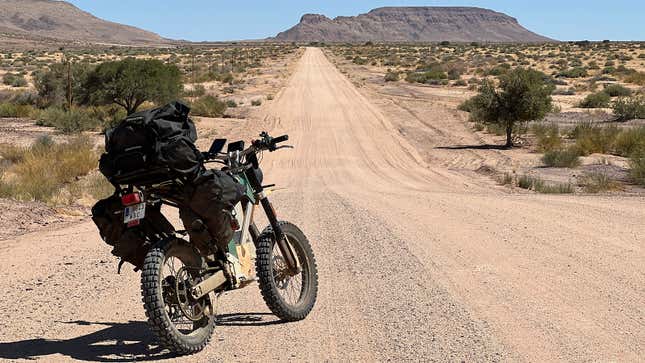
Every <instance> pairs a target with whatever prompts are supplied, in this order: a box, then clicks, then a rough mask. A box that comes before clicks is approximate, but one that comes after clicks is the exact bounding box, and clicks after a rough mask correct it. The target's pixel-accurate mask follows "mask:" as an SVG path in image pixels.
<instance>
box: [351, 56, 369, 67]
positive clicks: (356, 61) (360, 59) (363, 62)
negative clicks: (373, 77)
mask: <svg viewBox="0 0 645 363" xmlns="http://www.w3.org/2000/svg"><path fill="white" fill-rule="evenodd" d="M352 62H353V63H354V64H358V65H361V66H363V65H366V64H367V58H363V57H359V56H356V57H354V59H353V60H352Z"/></svg>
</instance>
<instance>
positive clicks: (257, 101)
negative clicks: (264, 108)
mask: <svg viewBox="0 0 645 363" xmlns="http://www.w3.org/2000/svg"><path fill="white" fill-rule="evenodd" d="M260 105H262V100H259V99H258V100H251V106H260Z"/></svg>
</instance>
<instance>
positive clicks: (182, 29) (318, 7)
mask: <svg viewBox="0 0 645 363" xmlns="http://www.w3.org/2000/svg"><path fill="white" fill-rule="evenodd" d="M69 2H71V3H73V4H75V5H76V6H78V7H80V8H81V9H83V10H86V11H89V12H91V13H93V14H94V15H96V16H98V17H101V18H104V19H107V20H111V21H116V22H119V23H124V24H129V25H134V26H138V27H141V28H144V29H147V30H151V31H154V32H156V33H159V34H161V35H162V36H165V37H169V38H173V39H187V40H193V41H201V40H242V39H259V38H265V37H268V36H273V35H275V34H276V33H278V32H279V31H282V30H286V29H288V28H290V27H291V26H293V25H295V24H296V23H297V22H298V21H299V20H300V17H301V16H302V15H303V14H305V13H320V14H324V15H327V16H329V17H332V18H333V17H335V16H338V15H356V14H359V13H364V12H367V11H369V10H370V9H373V8H376V7H381V6H479V7H484V8H489V9H493V10H496V11H500V12H504V13H506V14H508V15H511V16H513V17H515V18H517V19H518V20H519V22H520V24H522V25H524V26H525V27H526V28H528V29H530V30H532V31H535V32H537V33H540V34H542V35H545V36H548V37H551V38H555V39H559V40H581V39H589V40H602V39H611V40H645V24H644V23H645V1H644V0H631V1H627V0H611V1H600V0H587V1H583V0H573V1H570V0H559V1H554V0H494V1H468V0H461V1H449V0H444V1H400V0H389V1H351V0H327V1H309V0H254V1H249V0H238V1H230V2H229V1H217V0H183V1H181V0H131V1H111V0H70V1H69Z"/></svg>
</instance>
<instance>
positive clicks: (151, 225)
mask: <svg viewBox="0 0 645 363" xmlns="http://www.w3.org/2000/svg"><path fill="white" fill-rule="evenodd" d="M123 209H124V207H123V204H121V198H120V197H118V196H117V195H113V196H111V197H109V198H106V199H103V200H100V201H98V202H97V203H96V204H95V205H94V207H92V220H93V221H94V223H95V224H96V226H97V227H98V229H99V233H100V235H101V239H103V241H105V243H107V244H108V245H110V246H112V247H113V248H112V254H113V255H114V256H117V257H119V258H120V259H121V261H122V262H129V263H131V264H132V265H134V266H135V267H137V268H138V269H141V268H142V267H143V260H144V259H145V257H146V253H148V249H149V248H150V246H151V245H152V244H154V243H155V242H156V241H158V240H159V239H161V238H164V237H167V236H171V235H172V233H173V232H174V231H175V228H174V227H173V226H172V224H171V223H170V222H169V221H168V219H166V217H164V215H163V214H161V204H158V205H150V204H148V205H147V206H146V216H145V218H144V219H142V220H141V222H140V223H139V225H138V226H135V227H128V226H127V225H126V224H125V223H123Z"/></svg>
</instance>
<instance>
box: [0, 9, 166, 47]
mask: <svg viewBox="0 0 645 363" xmlns="http://www.w3.org/2000/svg"><path fill="white" fill-rule="evenodd" d="M0 32H1V33H12V34H18V35H24V36H29V37H43V38H54V39H63V40H72V41H83V42H91V43H105V44H125V45H138V44H142V45H143V44H163V43H166V42H168V40H167V39H164V38H162V37H161V36H159V35H158V34H155V33H152V32H149V31H146V30H142V29H139V28H135V27H132V26H128V25H123V24H118V23H113V22H110V21H106V20H103V19H99V18H97V17H95V16H94V15H92V14H90V13H88V12H85V11H83V10H81V9H79V8H77V7H76V6H74V5H72V4H70V3H68V2H65V1H53V0H0Z"/></svg>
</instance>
